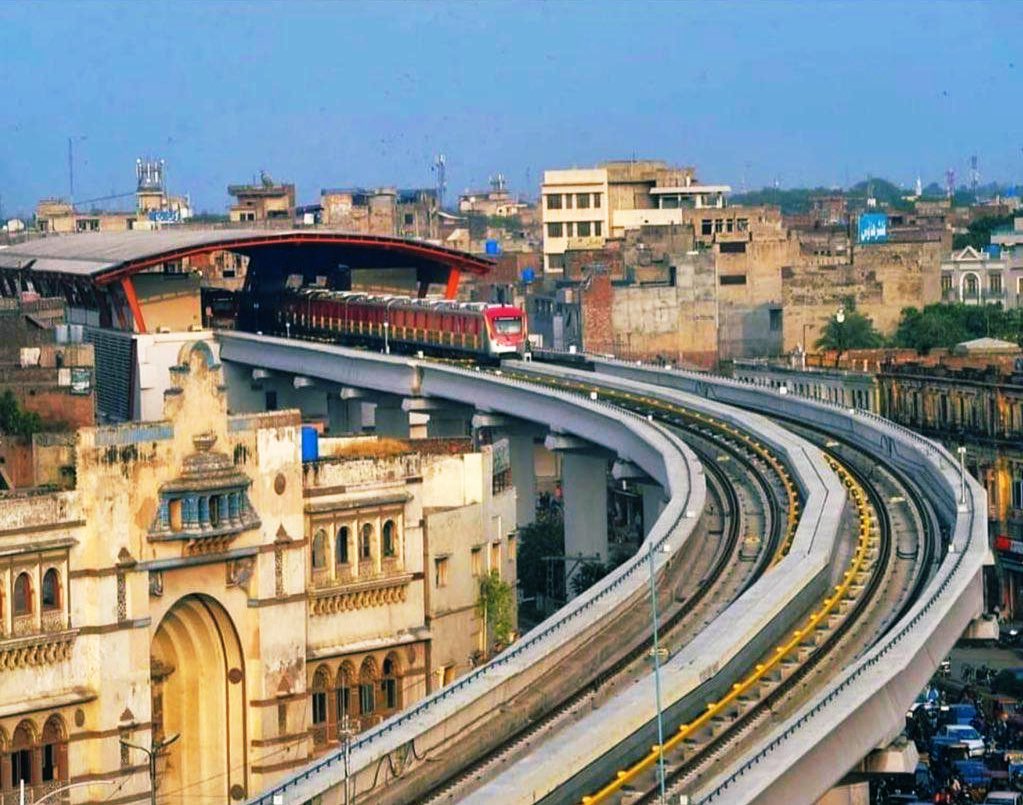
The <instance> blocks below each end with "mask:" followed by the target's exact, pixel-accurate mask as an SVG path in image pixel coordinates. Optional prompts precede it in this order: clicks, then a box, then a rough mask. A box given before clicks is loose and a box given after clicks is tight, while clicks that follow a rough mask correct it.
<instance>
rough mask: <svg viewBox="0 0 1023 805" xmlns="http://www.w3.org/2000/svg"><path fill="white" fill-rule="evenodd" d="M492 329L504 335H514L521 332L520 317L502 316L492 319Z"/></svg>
mask: <svg viewBox="0 0 1023 805" xmlns="http://www.w3.org/2000/svg"><path fill="white" fill-rule="evenodd" d="M494 329H495V330H497V332H499V333H502V334H504V335H514V334H515V333H521V332H522V319H514V318H510V317H508V318H502V319H494Z"/></svg>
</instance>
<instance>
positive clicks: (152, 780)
mask: <svg viewBox="0 0 1023 805" xmlns="http://www.w3.org/2000/svg"><path fill="white" fill-rule="evenodd" d="M180 737H181V734H180V733H177V732H176V733H174V734H173V735H172V736H171V737H170V738H167V739H166V740H163V739H157V740H154V741H153V746H152V748H151V749H146V747H144V746H139V745H138V744H133V743H128V742H127V741H124V740H122V741H121V746H127V747H128V748H129V749H138V750H139V751H140V752H145V753H146V758H147V759H148V760H149V801H150V803H151V805H156V761H157V758H159V756H160V752H161V751H163V750H164V749H166V748H167V747H168V746H170V745H171V744H172V743H174V742H175V741H176V740H177V739H178V738H180Z"/></svg>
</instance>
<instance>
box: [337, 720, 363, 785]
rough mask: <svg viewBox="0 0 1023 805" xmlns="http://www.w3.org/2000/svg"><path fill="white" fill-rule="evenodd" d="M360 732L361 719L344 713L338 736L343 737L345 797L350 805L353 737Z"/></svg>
mask: <svg viewBox="0 0 1023 805" xmlns="http://www.w3.org/2000/svg"><path fill="white" fill-rule="evenodd" d="M358 732H359V720H358V719H354V720H352V719H350V718H349V717H348V713H344V714H343V715H342V716H341V726H340V729H339V730H338V737H339V738H340V739H341V752H342V755H343V757H344V762H345V799H344V805H349V803H351V801H352V800H351V798H350V797H349V794H348V792H349V790H350V788H351V786H350V785H349V782H348V774H349V772H350V770H351V760H352V738H354V737H355V736H356V735H357V734H358ZM353 793H354V792H353Z"/></svg>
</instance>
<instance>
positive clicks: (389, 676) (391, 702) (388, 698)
mask: <svg viewBox="0 0 1023 805" xmlns="http://www.w3.org/2000/svg"><path fill="white" fill-rule="evenodd" d="M380 690H381V692H382V693H383V694H384V707H386V708H387V709H388V710H397V709H398V708H399V707H400V706H401V702H400V701H399V699H398V660H397V658H396V657H395V656H394V655H393V654H388V655H387V659H385V660H384V665H383V677H382V679H381V681H380Z"/></svg>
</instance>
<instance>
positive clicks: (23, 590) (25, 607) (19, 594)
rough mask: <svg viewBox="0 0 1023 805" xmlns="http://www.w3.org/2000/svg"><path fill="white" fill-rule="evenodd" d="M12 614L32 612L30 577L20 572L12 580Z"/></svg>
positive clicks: (28, 613)
mask: <svg viewBox="0 0 1023 805" xmlns="http://www.w3.org/2000/svg"><path fill="white" fill-rule="evenodd" d="M14 614H15V615H16V616H17V615H30V614H32V579H31V577H30V576H29V575H28V573H22V574H20V575H19V576H18V578H17V579H15V580H14Z"/></svg>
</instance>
